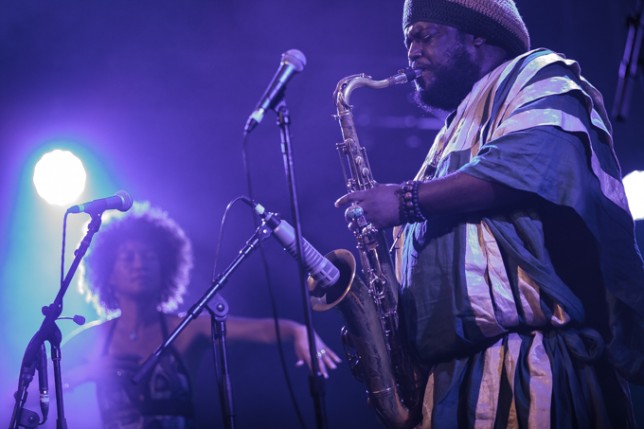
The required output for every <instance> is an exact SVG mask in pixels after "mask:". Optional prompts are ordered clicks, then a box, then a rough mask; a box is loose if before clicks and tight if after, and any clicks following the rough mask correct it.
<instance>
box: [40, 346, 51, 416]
mask: <svg viewBox="0 0 644 429" xmlns="http://www.w3.org/2000/svg"><path fill="white" fill-rule="evenodd" d="M37 369H38V390H40V411H41V412H42V416H43V421H44V420H46V419H47V414H49V381H48V380H47V378H48V377H47V350H46V349H45V344H44V343H43V344H41V345H40V353H38V368H37Z"/></svg>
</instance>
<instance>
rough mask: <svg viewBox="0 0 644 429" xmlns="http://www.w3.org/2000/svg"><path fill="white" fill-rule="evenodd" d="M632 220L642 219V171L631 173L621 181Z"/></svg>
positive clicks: (643, 177) (643, 195)
mask: <svg viewBox="0 0 644 429" xmlns="http://www.w3.org/2000/svg"><path fill="white" fill-rule="evenodd" d="M623 182H624V190H625V191H626V198H628V206H629V207H630V209H631V214H632V215H633V219H635V220H642V219H644V171H637V170H636V171H632V172H630V173H629V174H627V175H626V176H624V179H623Z"/></svg>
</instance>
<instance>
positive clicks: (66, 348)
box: [62, 319, 115, 360]
mask: <svg viewBox="0 0 644 429" xmlns="http://www.w3.org/2000/svg"><path fill="white" fill-rule="evenodd" d="M114 323H115V319H111V320H97V321H94V322H90V323H87V324H85V325H83V326H81V327H80V328H78V329H76V330H75V331H73V332H72V333H71V334H69V336H68V337H67V338H64V339H63V343H62V346H63V353H64V355H65V356H66V357H74V359H78V358H81V357H84V358H85V359H87V360H89V359H92V358H95V357H97V356H98V355H100V353H101V350H102V349H103V346H104V344H105V342H106V341H107V337H108V334H109V331H110V329H111V326H113V324H114Z"/></svg>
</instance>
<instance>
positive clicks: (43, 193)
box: [33, 149, 87, 206]
mask: <svg viewBox="0 0 644 429" xmlns="http://www.w3.org/2000/svg"><path fill="white" fill-rule="evenodd" d="M86 178H87V174H86V173H85V168H84V167H83V163H82V162H81V160H80V159H78V158H77V157H76V156H75V155H74V154H73V153H71V152H69V151H66V150H60V149H56V150H54V151H51V152H48V153H46V154H45V155H43V156H42V158H40V160H39V161H38V162H37V163H36V167H35V169H34V178H33V181H34V185H35V186H36V191H37V192H38V195H40V197H41V198H43V199H44V200H45V201H47V202H48V203H49V204H54V205H57V206H65V205H68V204H70V203H72V202H74V201H76V199H77V198H78V197H79V196H80V194H81V193H82V192H83V190H84V189H85V180H86Z"/></svg>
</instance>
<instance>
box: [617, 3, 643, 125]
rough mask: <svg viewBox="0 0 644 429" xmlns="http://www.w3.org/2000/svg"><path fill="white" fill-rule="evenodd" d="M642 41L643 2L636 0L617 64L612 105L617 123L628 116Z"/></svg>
mask: <svg viewBox="0 0 644 429" xmlns="http://www.w3.org/2000/svg"><path fill="white" fill-rule="evenodd" d="M643 40H644V2H643V1H642V0H638V1H637V4H636V6H635V13H634V14H633V15H632V16H629V17H628V35H627V36H626V46H625V48H624V55H623V57H622V61H621V62H620V64H619V73H618V80H617V89H616V91H615V101H614V104H613V116H614V117H615V119H617V120H618V121H624V120H625V119H626V116H627V115H628V110H629V104H630V102H631V92H632V91H633V85H635V80H636V79H637V72H638V69H639V67H640V66H641V65H642V64H641V63H642V61H640V51H641V49H642V42H643Z"/></svg>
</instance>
